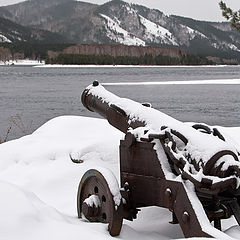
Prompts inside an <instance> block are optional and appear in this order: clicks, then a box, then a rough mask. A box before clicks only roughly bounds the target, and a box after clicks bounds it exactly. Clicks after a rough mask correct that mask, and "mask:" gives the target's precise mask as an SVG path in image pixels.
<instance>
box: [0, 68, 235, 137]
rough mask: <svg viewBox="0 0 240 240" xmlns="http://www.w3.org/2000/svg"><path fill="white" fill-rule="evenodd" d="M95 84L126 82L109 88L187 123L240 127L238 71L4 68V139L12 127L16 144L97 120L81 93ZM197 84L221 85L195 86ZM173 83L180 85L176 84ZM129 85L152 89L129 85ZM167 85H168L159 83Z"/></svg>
mask: <svg viewBox="0 0 240 240" xmlns="http://www.w3.org/2000/svg"><path fill="white" fill-rule="evenodd" d="M96 79H97V80H98V81H99V82H101V83H121V85H114V84H110V85H107V86H106V88H107V89H108V90H110V91H112V92H114V93H116V94H118V95H119V96H121V97H128V98H131V99H133V100H136V101H139V102H151V103H152V105H153V107H154V108H156V109H158V110H161V111H163V112H165V113H167V114H169V115H171V116H172V117H174V118H177V119H179V120H182V121H194V122H205V123H207V124H210V125H223V126H240V117H239V112H240V98H239V95H240V84H237V83H240V80H239V79H240V67H239V66H218V67H71V68H63V67H61V68H57V67H55V68H52V67H51V68H46V67H41V68H34V67H4V66H1V67H0V136H1V137H2V138H4V136H5V134H6V132H7V129H8V128H9V127H10V126H11V124H12V125H13V127H12V130H11V132H10V136H9V137H10V139H13V138H17V137H20V136H22V135H25V134H26V133H31V132H32V131H34V130H35V129H36V128H38V127H39V126H41V125H42V124H43V123H45V122H46V121H48V120H49V119H52V118H54V117H57V116H61V115H82V116H98V115H96V114H94V113H90V112H88V111H87V110H85V109H84V107H83V106H82V104H81V103H80V95H81V92H82V91H83V89H84V88H85V87H86V86H87V85H89V84H91V83H92V82H93V81H94V80H96ZM232 79H238V80H239V81H238V80H237V81H235V84H225V83H232V82H231V80H232ZM196 80H201V81H202V80H221V81H216V82H215V81H214V82H211V84H206V82H204V81H203V82H198V84H194V83H196V82H195V81H196ZM173 81H181V82H179V83H180V84H171V83H173ZM129 82H131V83H141V82H148V84H145V85H142V84H136V85H134V84H132V85H128V84H127V83H129ZM162 82H164V84H156V83H162ZM165 82H167V83H165ZM168 82H169V83H170V84H169V83H168ZM154 83H155V84H154ZM183 83H184V84H183ZM199 83H200V84H199ZM207 83H210V82H207ZM214 83H216V84H214ZM125 84H127V85H125ZM19 116H20V117H19ZM13 122H15V124H13ZM16 124H17V125H19V126H18V127H17V126H16Z"/></svg>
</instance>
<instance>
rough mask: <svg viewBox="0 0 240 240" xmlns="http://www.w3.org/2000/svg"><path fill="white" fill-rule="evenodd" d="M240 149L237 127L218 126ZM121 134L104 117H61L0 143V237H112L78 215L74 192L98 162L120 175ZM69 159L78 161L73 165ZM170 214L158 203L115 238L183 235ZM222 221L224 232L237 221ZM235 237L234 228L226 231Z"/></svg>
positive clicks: (237, 232) (7, 239) (239, 232)
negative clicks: (158, 205) (23, 134)
mask: <svg viewBox="0 0 240 240" xmlns="http://www.w3.org/2000/svg"><path fill="white" fill-rule="evenodd" d="M221 131H222V132H223V133H224V135H226V136H230V137H232V138H233V139H234V140H235V144H236V147H238V148H239V147H240V137H239V136H240V128H221ZM122 138H123V134H122V133H121V132H120V131H118V130H116V129H115V128H113V127H112V126H110V125H109V124H108V122H107V121H105V120H101V119H94V118H86V117H77V116H63V117H58V118H55V119H53V120H50V121H49V122H47V123H46V124H44V125H43V126H42V127H40V128H39V129H38V130H36V131H35V132H34V133H33V134H31V135H29V136H25V137H23V138H20V139H17V140H14V141H10V142H7V143H4V144H1V145H0V194H1V205H0V214H1V218H0V227H1V232H0V239H5V240H10V239H11V240H14V239H18V240H21V239H24V240H26V239H33V238H34V239H36V240H38V239H39V240H40V239H41V240H42V239H50V238H51V239H60V240H61V239H62V240H63V239H64V240H65V239H72V240H74V239H88V238H91V239H94V238H96V236H97V239H112V237H111V236H110V235H109V234H108V232H107V225H105V224H101V223H88V222H86V221H84V220H79V219H77V209H76V195H77V187H78V184H79V181H80V179H81V176H82V175H83V174H84V173H85V171H86V170H88V169H90V168H95V167H97V166H100V167H107V168H109V169H111V170H112V171H113V173H114V174H115V176H116V177H117V178H119V157H118V145H119V140H120V139H122ZM70 157H71V158H72V159H76V160H81V161H80V162H81V163H80V164H74V163H73V162H72V161H71V158H70ZM170 220H171V215H170V213H169V212H168V211H167V210H166V209H161V208H157V207H151V208H145V209H143V210H142V211H141V212H140V214H139V217H138V219H137V220H135V221H134V222H128V221H125V222H124V225H123V229H122V231H121V234H120V236H119V237H118V239H129V240H130V239H131V240H134V239H144V240H145V239H146V240H148V239H177V238H183V234H182V232H181V229H180V227H179V226H178V225H170V224H169V223H168V221H170ZM234 221H235V220H234V219H229V220H226V221H224V223H223V228H224V230H226V229H228V228H229V226H230V225H236V223H234ZM227 233H228V234H229V235H231V236H232V237H234V238H236V239H239V237H240V230H239V227H236V226H235V227H232V228H230V229H228V230H227Z"/></svg>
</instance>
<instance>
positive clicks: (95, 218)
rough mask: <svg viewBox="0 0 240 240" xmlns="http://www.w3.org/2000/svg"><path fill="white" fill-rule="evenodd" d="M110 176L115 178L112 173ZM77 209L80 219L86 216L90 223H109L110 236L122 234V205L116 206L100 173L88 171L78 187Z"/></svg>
mask: <svg viewBox="0 0 240 240" xmlns="http://www.w3.org/2000/svg"><path fill="white" fill-rule="evenodd" d="M108 171H109V170H108ZM109 172H110V171H109ZM110 173H111V172H110ZM110 176H112V177H114V176H113V175H112V173H111V174H110ZM114 178H115V177H114ZM114 180H115V179H114ZM77 209H78V217H79V218H81V217H82V215H84V217H85V218H86V219H87V220H89V221H90V222H102V223H109V224H108V231H109V233H110V235H111V236H118V235H119V234H120V231H121V228H122V221H123V214H122V204H120V206H116V204H115V202H114V200H113V195H112V193H111V191H110V189H109V185H108V183H107V181H106V179H105V178H104V176H103V175H102V174H101V173H100V172H99V171H97V170H95V169H91V170H88V171H87V172H86V173H85V174H84V176H83V177H82V179H81V182H80V184H79V187H78V195H77Z"/></svg>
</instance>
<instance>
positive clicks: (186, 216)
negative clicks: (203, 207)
mask: <svg viewBox="0 0 240 240" xmlns="http://www.w3.org/2000/svg"><path fill="white" fill-rule="evenodd" d="M189 218H190V216H189V213H188V212H184V213H183V215H182V220H183V222H184V223H187V222H188V221H189Z"/></svg>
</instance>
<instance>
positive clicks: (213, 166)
mask: <svg viewBox="0 0 240 240" xmlns="http://www.w3.org/2000/svg"><path fill="white" fill-rule="evenodd" d="M81 100H82V103H83V105H84V106H85V107H86V108H87V109H88V110H90V111H92V112H97V113H98V114H100V115H101V116H102V117H104V118H105V119H107V120H108V122H109V123H110V124H111V125H112V126H114V127H115V128H117V129H119V130H120V131H122V132H123V133H128V131H129V129H136V128H138V127H145V128H143V129H142V130H141V129H140V130H137V131H138V133H137V135H138V136H140V135H141V136H140V138H141V137H143V135H144V137H145V136H148V137H149V138H152V139H153V138H154V137H151V136H155V137H156V136H159V140H160V141H161V144H162V147H163V148H164V151H165V153H166V154H167V156H168V158H170V159H171V160H172V163H173V164H174V165H175V168H179V171H178V174H180V173H182V174H183V175H184V176H185V177H187V178H188V179H190V180H191V181H192V182H194V184H196V185H197V184H198V180H197V181H196V180H195V179H194V177H192V176H193V174H192V170H191V169H190V168H191V166H194V168H195V170H196V172H199V171H200V169H202V170H203V173H204V175H205V176H218V177H220V178H226V177H228V176H234V175H236V176H237V177H240V162H239V156H238V155H239V154H238V152H237V150H236V148H235V147H234V146H233V145H232V144H229V143H228V142H226V141H225V139H224V137H223V136H222V135H221V134H220V133H219V134H217V135H216V129H215V128H214V129H215V131H212V135H211V134H210V133H211V131H210V129H209V131H208V132H207V133H203V132H201V131H199V130H198V127H199V126H196V124H195V125H193V126H190V125H189V124H186V123H183V122H180V121H178V120H176V119H174V118H172V117H170V116H168V115H166V114H164V113H162V112H160V111H158V110H156V109H154V108H150V107H147V106H145V105H142V104H140V103H138V102H135V101H132V100H130V99H126V98H120V97H118V96H116V95H114V94H112V93H111V92H109V91H107V90H106V89H105V88H104V87H103V86H102V85H100V84H99V83H98V82H97V81H94V82H93V84H92V85H90V86H88V87H87V88H86V89H85V90H84V91H83V93H82V97H81ZM214 129H213V130H214ZM200 130H201V129H200ZM139 131H140V132H139ZM146 132H148V134H147V135H145V134H146ZM152 133H153V134H152ZM155 133H156V134H155ZM161 136H163V138H162V137H161ZM144 137H143V138H141V139H144ZM157 138H158V137H157ZM161 138H162V139H161ZM176 138H178V139H180V141H179V140H177V141H175V139H176ZM164 141H167V142H169V141H170V142H172V145H171V147H169V146H170V145H169V144H166V143H165V142H164ZM179 143H180V147H179V146H178V144H179ZM213 143H214V144H213ZM182 144H184V145H185V147H184V151H182V147H181V145H182ZM176 152H181V153H182V154H180V155H181V157H179V159H178V157H177V158H176V156H177V155H176ZM180 155H179V154H178V156H180ZM183 159H184V161H183ZM185 166H189V171H187V172H188V174H187V172H186V167H185Z"/></svg>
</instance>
